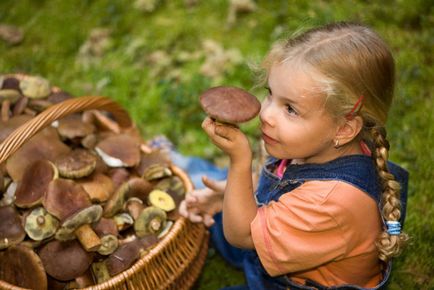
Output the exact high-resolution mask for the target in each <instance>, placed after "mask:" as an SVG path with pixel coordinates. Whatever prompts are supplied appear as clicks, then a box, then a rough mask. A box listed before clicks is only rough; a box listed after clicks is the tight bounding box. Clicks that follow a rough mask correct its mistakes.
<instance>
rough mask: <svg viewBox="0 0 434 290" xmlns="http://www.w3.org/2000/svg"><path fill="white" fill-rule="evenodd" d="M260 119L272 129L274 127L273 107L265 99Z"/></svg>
mask: <svg viewBox="0 0 434 290" xmlns="http://www.w3.org/2000/svg"><path fill="white" fill-rule="evenodd" d="M259 119H260V120H261V123H264V124H267V125H269V126H271V127H273V126H274V117H273V106H272V103H271V102H270V101H268V100H267V99H265V100H264V101H263V102H262V103H261V111H260V113H259Z"/></svg>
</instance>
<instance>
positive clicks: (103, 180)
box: [76, 173, 114, 203]
mask: <svg viewBox="0 0 434 290" xmlns="http://www.w3.org/2000/svg"><path fill="white" fill-rule="evenodd" d="M76 182H77V183H78V184H80V185H81V186H83V188H84V190H85V191H86V192H87V194H88V195H89V197H90V199H91V200H92V201H95V202H99V203H101V202H105V201H107V200H108V199H109V198H110V196H111V195H112V194H113V192H114V184H113V181H112V180H111V179H110V177H108V176H107V175H105V174H102V173H93V174H92V175H90V176H88V177H85V178H81V179H77V180H76Z"/></svg>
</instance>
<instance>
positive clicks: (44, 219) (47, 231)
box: [24, 207, 59, 241]
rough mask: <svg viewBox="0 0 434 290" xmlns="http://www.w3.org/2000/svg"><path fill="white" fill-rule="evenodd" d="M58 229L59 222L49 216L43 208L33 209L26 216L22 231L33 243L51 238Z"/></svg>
mask: <svg viewBox="0 0 434 290" xmlns="http://www.w3.org/2000/svg"><path fill="white" fill-rule="evenodd" d="M58 227H59V220H57V219H56V218H55V217H54V216H53V215H51V214H49V213H48V212H47V210H46V209H45V208H43V207H37V208H35V209H33V210H32V211H31V212H30V214H29V215H27V216H26V218H25V222H24V230H25V231H26V233H27V235H28V236H29V237H30V238H31V239H32V240H35V241H42V240H44V239H47V238H49V237H52V236H53V235H54V234H55V233H56V230H57V228H58Z"/></svg>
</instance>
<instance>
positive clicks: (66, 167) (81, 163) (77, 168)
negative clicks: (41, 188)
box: [55, 149, 97, 179]
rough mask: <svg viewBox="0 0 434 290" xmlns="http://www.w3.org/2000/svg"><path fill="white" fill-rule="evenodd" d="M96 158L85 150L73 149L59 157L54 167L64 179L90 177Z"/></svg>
mask: <svg viewBox="0 0 434 290" xmlns="http://www.w3.org/2000/svg"><path fill="white" fill-rule="evenodd" d="M96 161H97V157H96V156H95V155H94V154H93V153H92V152H90V151H89V150H85V149H75V150H72V151H70V152H68V153H67V154H65V155H62V156H59V157H58V158H57V159H56V161H55V164H56V167H57V168H58V170H59V173H60V175H61V176H63V177H66V178H73V179H75V178H81V177H85V176H88V175H90V174H91V173H92V172H93V171H94V170H95V167H96Z"/></svg>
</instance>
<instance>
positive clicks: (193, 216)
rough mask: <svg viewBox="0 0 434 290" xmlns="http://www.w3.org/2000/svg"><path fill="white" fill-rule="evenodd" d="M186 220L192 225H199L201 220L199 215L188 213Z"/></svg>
mask: <svg viewBox="0 0 434 290" xmlns="http://www.w3.org/2000/svg"><path fill="white" fill-rule="evenodd" d="M188 219H189V220H190V221H191V222H193V223H201V222H202V221H203V218H202V216H201V215H200V214H195V213H190V214H189V215H188Z"/></svg>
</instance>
